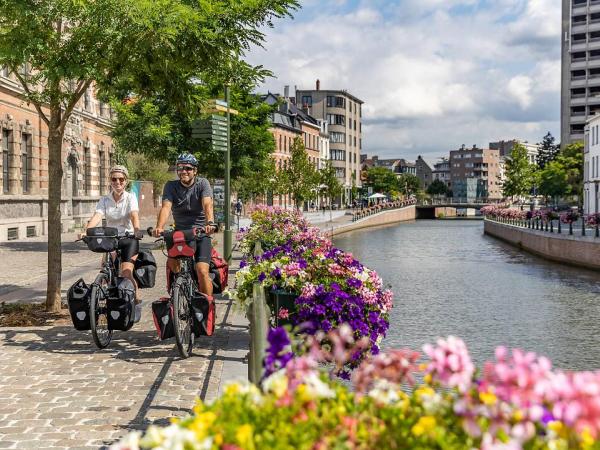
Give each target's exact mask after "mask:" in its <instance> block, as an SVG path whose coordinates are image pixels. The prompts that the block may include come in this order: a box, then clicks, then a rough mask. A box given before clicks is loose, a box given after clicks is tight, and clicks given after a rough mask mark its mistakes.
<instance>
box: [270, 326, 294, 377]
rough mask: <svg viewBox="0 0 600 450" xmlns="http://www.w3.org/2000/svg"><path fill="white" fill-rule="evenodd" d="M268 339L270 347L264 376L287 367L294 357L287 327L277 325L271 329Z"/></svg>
mask: <svg viewBox="0 0 600 450" xmlns="http://www.w3.org/2000/svg"><path fill="white" fill-rule="evenodd" d="M267 341H268V342H269V347H268V348H267V352H266V355H265V359H264V362H263V364H264V367H265V373H264V375H263V377H264V378H266V377H268V376H269V375H271V374H272V373H273V372H276V371H278V370H279V369H281V368H283V367H285V366H286V364H287V363H288V362H289V361H290V360H291V359H292V358H293V357H294V354H293V353H292V352H291V351H290V350H289V348H290V347H289V346H290V345H291V342H290V338H289V336H288V334H287V331H285V328H283V327H277V328H273V329H271V330H269V334H268V335H267Z"/></svg>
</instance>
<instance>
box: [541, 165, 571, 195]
mask: <svg viewBox="0 0 600 450" xmlns="http://www.w3.org/2000/svg"><path fill="white" fill-rule="evenodd" d="M568 190H569V183H568V182H567V174H566V172H565V170H564V167H563V165H562V164H561V163H559V162H558V161H550V162H549V163H548V164H546V166H545V167H544V169H543V170H541V171H540V174H539V182H538V192H539V193H540V194H541V195H544V196H545V197H552V198H556V197H562V196H563V195H566V194H567V192H568Z"/></svg>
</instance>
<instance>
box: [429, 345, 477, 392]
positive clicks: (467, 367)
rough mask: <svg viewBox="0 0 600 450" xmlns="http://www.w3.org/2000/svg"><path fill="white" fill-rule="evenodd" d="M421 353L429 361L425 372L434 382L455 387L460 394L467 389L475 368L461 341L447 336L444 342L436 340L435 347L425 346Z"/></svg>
mask: <svg viewBox="0 0 600 450" xmlns="http://www.w3.org/2000/svg"><path fill="white" fill-rule="evenodd" d="M423 351H424V352H425V354H426V355H427V356H429V358H430V359H431V361H430V362H429V364H428V366H427V369H426V372H427V373H430V374H431V375H432V376H433V377H434V379H435V380H436V381H439V382H440V383H441V384H442V385H443V386H445V387H451V388H453V387H456V388H458V389H459V390H460V391H461V392H465V391H467V390H468V389H469V387H470V386H471V383H472V379H473V373H474V372H475V367H474V366H473V363H472V362H471V357H470V356H469V352H468V350H467V346H466V345H465V343H464V342H463V341H462V339H459V338H456V337H454V336H448V338H447V339H446V340H444V339H438V341H437V347H433V346H432V345H430V344H426V345H424V346H423Z"/></svg>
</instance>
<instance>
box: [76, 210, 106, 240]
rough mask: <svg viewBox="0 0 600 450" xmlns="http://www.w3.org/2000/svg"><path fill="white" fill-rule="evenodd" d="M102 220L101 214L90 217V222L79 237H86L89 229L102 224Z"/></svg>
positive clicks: (97, 213) (96, 213)
mask: <svg viewBox="0 0 600 450" xmlns="http://www.w3.org/2000/svg"><path fill="white" fill-rule="evenodd" d="M101 220H102V214H101V213H99V212H95V213H94V214H93V215H92V217H90V220H88V221H87V223H86V224H85V225H84V226H83V230H82V232H81V233H80V234H79V237H80V238H82V237H83V236H85V231H86V230H87V229H88V228H94V227H95V226H96V225H98V224H99V223H100V221H101Z"/></svg>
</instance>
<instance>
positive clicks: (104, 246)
mask: <svg viewBox="0 0 600 450" xmlns="http://www.w3.org/2000/svg"><path fill="white" fill-rule="evenodd" d="M85 234H86V236H87V239H86V240H85V243H86V244H87V246H88V248H89V249H90V250H91V251H93V252H96V253H108V252H113V251H115V250H116V249H117V246H118V240H117V235H118V230H117V229H116V228H112V227H95V228H88V229H87V230H86V232H85Z"/></svg>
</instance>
